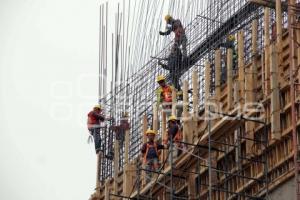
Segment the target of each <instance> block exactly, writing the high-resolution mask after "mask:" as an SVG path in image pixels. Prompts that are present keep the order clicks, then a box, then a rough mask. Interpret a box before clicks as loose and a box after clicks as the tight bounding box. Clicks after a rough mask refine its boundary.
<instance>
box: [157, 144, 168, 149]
mask: <svg viewBox="0 0 300 200" xmlns="http://www.w3.org/2000/svg"><path fill="white" fill-rule="evenodd" d="M167 148H168V147H167V145H162V144H157V150H160V149H167Z"/></svg>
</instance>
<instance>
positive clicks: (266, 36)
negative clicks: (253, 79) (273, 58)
mask: <svg viewBox="0 0 300 200" xmlns="http://www.w3.org/2000/svg"><path fill="white" fill-rule="evenodd" d="M264 24H265V26H264V40H265V48H264V54H265V56H264V58H265V60H264V61H265V64H264V65H263V66H264V67H263V69H264V73H263V75H264V76H263V77H264V81H263V84H264V87H263V88H264V96H268V95H269V94H270V81H269V80H270V58H269V55H270V29H269V28H270V9H269V8H265V9H264Z"/></svg>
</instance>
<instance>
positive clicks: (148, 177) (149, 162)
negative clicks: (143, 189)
mask: <svg viewBox="0 0 300 200" xmlns="http://www.w3.org/2000/svg"><path fill="white" fill-rule="evenodd" d="M152 165H153V161H152V159H148V160H147V161H146V163H145V169H146V182H147V183H149V182H150V181H151V178H152V172H151V171H152V170H153V169H152V168H153V167H152Z"/></svg>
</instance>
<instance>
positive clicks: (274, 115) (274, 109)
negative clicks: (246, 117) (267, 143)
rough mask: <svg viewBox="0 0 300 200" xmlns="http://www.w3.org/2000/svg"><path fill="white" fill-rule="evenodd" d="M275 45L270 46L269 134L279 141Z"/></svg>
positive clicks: (278, 103)
mask: <svg viewBox="0 0 300 200" xmlns="http://www.w3.org/2000/svg"><path fill="white" fill-rule="evenodd" d="M277 60H278V59H277V53H276V50H275V45H271V57H270V64H271V71H270V73H271V91H272V93H271V133H272V139H280V137H281V130H280V102H279V84H278V63H277Z"/></svg>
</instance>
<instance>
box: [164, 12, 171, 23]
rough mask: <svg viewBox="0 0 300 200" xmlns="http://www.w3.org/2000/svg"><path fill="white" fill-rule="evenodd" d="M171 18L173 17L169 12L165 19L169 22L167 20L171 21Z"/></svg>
mask: <svg viewBox="0 0 300 200" xmlns="http://www.w3.org/2000/svg"><path fill="white" fill-rule="evenodd" d="M171 18H172V16H171V15H169V14H168V15H166V16H165V20H166V22H167V21H169V20H170V19H171Z"/></svg>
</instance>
